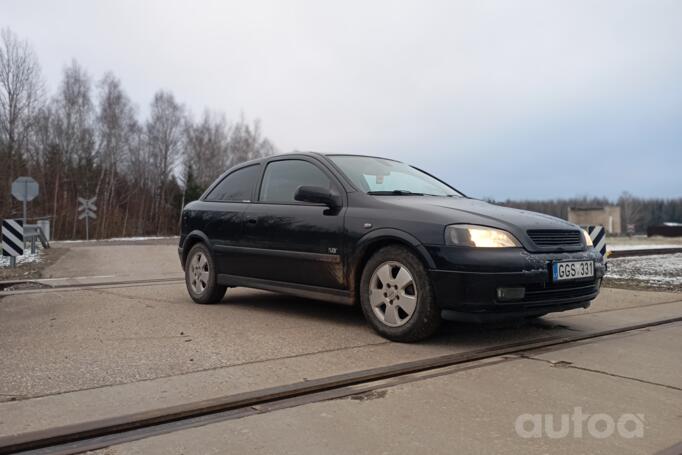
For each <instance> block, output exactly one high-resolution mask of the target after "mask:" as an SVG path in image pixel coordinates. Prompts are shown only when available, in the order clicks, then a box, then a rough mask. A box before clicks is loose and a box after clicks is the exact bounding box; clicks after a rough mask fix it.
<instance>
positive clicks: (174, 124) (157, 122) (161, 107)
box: [146, 90, 184, 232]
mask: <svg viewBox="0 0 682 455" xmlns="http://www.w3.org/2000/svg"><path fill="white" fill-rule="evenodd" d="M183 124H184V107H183V106H182V105H180V104H179V103H178V102H176V101H175V97H174V96H173V94H172V93H170V92H165V91H163V90H160V91H158V92H156V94H155V95H154V99H153V100H152V103H151V109H150V118H149V120H148V121H147V126H146V133H147V146H148V147H149V158H150V160H151V162H152V165H153V167H154V169H155V170H156V175H155V183H156V199H155V201H156V207H155V208H154V215H155V216H156V221H157V231H159V232H160V231H161V227H162V223H163V213H164V211H165V207H166V202H167V195H166V188H167V185H168V183H169V179H170V177H171V173H172V172H173V170H174V168H175V165H176V162H177V159H178V157H179V156H180V153H181V151H182V141H183Z"/></svg>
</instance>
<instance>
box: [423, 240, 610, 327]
mask: <svg viewBox="0 0 682 455" xmlns="http://www.w3.org/2000/svg"><path fill="white" fill-rule="evenodd" d="M427 250H429V252H430V253H431V257H432V258H433V259H434V262H435V263H436V267H437V268H436V269H434V270H430V271H429V276H430V278H431V283H432V285H433V287H434V292H435V295H436V301H437V303H438V305H439V306H440V307H441V309H442V314H443V317H444V318H446V319H458V320H462V319H464V320H473V321H486V320H502V319H509V318H513V317H527V316H539V315H542V314H546V313H551V312H556V311H565V310H570V309H574V308H587V307H588V306H589V304H590V301H591V300H593V299H594V298H595V297H597V295H598V294H599V287H600V285H601V279H602V278H603V276H604V273H605V267H604V261H603V258H602V257H601V255H600V254H599V253H598V252H596V251H595V250H594V249H590V250H587V251H580V252H569V253H529V252H528V251H526V250H524V249H521V248H505V249H492V248H491V249H481V248H463V247H443V246H432V247H427ZM583 260H593V261H594V265H595V267H594V269H595V276H594V278H589V279H584V280H575V281H565V282H560V283H554V282H553V281H552V276H551V264H552V262H554V261H583ZM520 287H522V288H524V291H525V294H524V296H523V298H520V299H517V300H505V301H502V300H500V299H499V298H498V288H520Z"/></svg>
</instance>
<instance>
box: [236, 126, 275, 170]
mask: <svg viewBox="0 0 682 455" xmlns="http://www.w3.org/2000/svg"><path fill="white" fill-rule="evenodd" d="M274 153H275V147H274V146H273V145H272V143H271V142H270V141H269V140H268V139H267V138H265V137H263V135H262V132H261V126H260V120H255V121H254V122H253V126H250V125H249V124H248V123H247V122H246V120H245V119H244V116H243V115H242V118H241V119H240V120H239V122H237V123H236V124H235V125H234V127H233V128H232V134H230V144H229V150H228V155H229V160H228V167H230V166H234V165H235V164H239V163H241V162H244V161H248V160H253V159H256V158H261V157H264V156H270V155H272V154H274Z"/></svg>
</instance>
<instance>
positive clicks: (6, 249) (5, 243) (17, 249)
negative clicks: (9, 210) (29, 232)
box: [2, 220, 24, 267]
mask: <svg viewBox="0 0 682 455" xmlns="http://www.w3.org/2000/svg"><path fill="white" fill-rule="evenodd" d="M22 254H24V222H23V221H22V220H2V255H3V256H9V257H10V264H11V266H12V267H15V266H16V257H17V256H21V255H22Z"/></svg>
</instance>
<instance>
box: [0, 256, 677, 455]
mask: <svg viewBox="0 0 682 455" xmlns="http://www.w3.org/2000/svg"><path fill="white" fill-rule="evenodd" d="M45 274H46V276H51V277H53V278H58V277H59V278H67V280H65V281H63V282H68V283H87V282H91V283H92V282H101V281H107V280H109V281H116V280H121V279H122V278H124V279H156V278H181V274H180V270H179V264H178V260H177V253H176V250H175V246H174V245H172V244H169V243H166V244H153V245H107V244H94V245H79V246H78V247H69V248H68V251H67V252H66V253H65V254H64V255H62V256H61V258H60V260H59V261H58V262H57V263H55V264H53V265H52V266H50V268H49V269H47V270H46V271H45ZM74 277H76V278H75V279H74ZM60 282H62V281H60ZM677 316H682V295H680V294H668V293H658V292H646V291H631V290H617V289H604V291H603V293H602V295H601V296H600V298H599V299H598V300H597V301H596V302H595V303H594V304H593V307H592V308H591V309H590V310H587V311H584V310H576V311H571V312H567V313H562V314H557V315H553V316H548V317H545V318H543V319H542V320H540V321H535V322H533V323H529V324H524V325H513V324H512V325H510V324H507V325H495V326H480V325H469V324H453V323H448V324H445V325H444V327H443V328H442V330H441V331H440V332H439V333H438V335H437V336H436V337H434V338H433V339H431V340H428V341H427V342H423V343H419V344H410V345H407V344H397V343H390V342H387V341H386V340H384V339H382V338H380V337H379V336H377V335H375V334H374V333H373V332H372V331H371V330H370V329H369V328H368V327H367V326H366V324H365V323H364V321H363V318H362V315H361V313H360V311H359V310H357V309H355V308H348V307H344V306H339V305H333V304H327V303H322V302H316V301H310V300H304V299H297V298H290V297H285V296H279V295H275V294H272V293H267V292H261V291H253V290H247V289H241V288H239V289H233V290H230V291H229V292H228V295H227V297H226V298H225V299H224V301H223V302H222V303H221V304H218V305H212V306H200V305H196V304H193V303H192V302H191V300H190V299H189V298H188V297H187V295H186V291H185V289H184V285H183V284H182V283H180V282H178V283H154V284H141V285H125V286H115V285H109V286H101V287H97V288H87V289H78V290H72V289H63V290H52V291H49V292H45V291H42V290H37V291H32V292H24V293H18V294H16V295H10V296H5V297H4V298H2V299H0V359H2V367H1V368H0V436H3V435H10V434H17V433H22V432H26V431H31V430H38V429H44V428H49V427H52V426H56V425H64V424H68V423H77V422H84V421H88V420H91V419H95V418H103V417H111V416H116V415H121V414H123V413H129V412H135V411H142V410H147V409H152V408H158V407H161V406H168V405H172V404H179V403H184V402H188V401H190V400H199V399H207V398H212V397H216V396H221V395H226V394H233V393H239V392H243V391H249V390H256V389H260V388H263V387H269V386H274V385H282V384H289V383H292V382H296V381H301V380H304V379H313V378H320V377H325V376H330V375H333V374H338V373H343V372H348V371H355V370H361V369H366V368H371V367H376V366H382V365H389V364H392V363H397V362H405V361H409V360H416V359H422V358H427V357H431V356H435V355H441V354H448V353H454V352H464V351H467V350H473V349H479V348H481V347H486V346H494V345H498V344H504V343H509V342H513V341H519V340H526V339H533V338H538V337H546V336H552V335H557V336H559V335H562V334H568V333H576V332H587V331H592V330H604V329H607V328H614V327H618V326H621V325H627V324H634V323H639V322H645V321H651V320H656V319H663V318H666V317H677ZM680 335H681V333H680V329H679V328H666V329H665V330H663V329H661V330H656V331H652V336H651V337H647V336H646V334H639V335H638V336H639V337H642V338H641V339H643V340H644V341H637V342H632V340H631V339H629V338H622V339H619V340H620V341H617V342H613V343H610V344H609V343H607V342H604V343H594V344H592V345H591V346H592V347H591V348H589V349H583V350H582V351H573V352H572V351H571V350H566V351H564V352H563V353H562V356H561V359H562V360H563V359H569V360H570V361H571V362H573V363H576V364H581V365H584V366H585V368H588V369H595V370H599V369H601V370H604V372H605V373H604V374H598V373H592V374H588V373H589V371H587V370H579V369H573V370H575V371H573V370H570V371H569V369H563V370H558V369H556V368H552V367H551V365H549V364H546V362H543V360H549V359H550V358H551V356H550V358H544V359H516V360H514V362H515V363H510V364H504V365H500V366H495V367H486V368H487V369H486V368H482V369H478V370H475V371H476V372H475V373H474V372H471V373H467V374H466V375H464V376H461V375H451V376H444V377H443V378H439V379H437V380H436V379H434V380H429V381H423V382H422V381H420V382H419V383H414V384H412V385H409V386H401V387H400V388H399V389H400V390H388V391H387V392H386V394H385V395H383V396H384V397H385V398H384V399H381V400H369V401H367V403H365V402H364V400H346V401H344V400H337V401H333V402H327V403H319V404H314V405H309V406H303V407H300V408H295V409H290V410H283V411H278V412H276V413H271V414H267V415H263V416H257V417H253V418H248V419H251V420H248V422H247V420H246V419H245V420H244V421H234V422H230V423H225V424H221V425H223V426H208V427H205V428H204V429H198V430H191V431H197V433H192V432H189V433H187V434H185V435H184V436H181V435H180V433H178V434H177V435H168V436H165V437H159V438H151V439H148V440H145V441H140V442H138V443H132V444H131V445H126V446H121V447H118V448H115V450H114V449H111V450H114V451H113V452H111V453H119V452H120V453H154V452H157V453H206V452H211V451H212V450H213V449H216V450H213V451H214V452H216V453H222V452H233V453H241V452H247V453H249V452H250V453H277V452H280V450H278V448H284V449H286V450H281V452H290V453H295V452H309V453H313V452H315V453H320V452H321V451H322V452H323V451H325V450H324V449H325V448H328V449H330V450H328V452H334V453H347V452H363V451H364V452H365V453H376V452H378V451H381V450H380V449H381V448H385V449H386V451H387V452H389V453H393V452H409V451H411V449H419V448H424V447H432V448H434V449H437V450H435V451H436V452H439V453H441V452H442V453H445V452H447V450H446V448H447V447H451V446H452V444H453V443H454V442H458V443H459V442H462V441H464V442H466V444H465V445H464V446H462V447H467V448H469V449H471V450H479V449H480V450H483V449H484V448H485V447H486V446H485V445H484V443H486V441H489V442H490V441H497V442H494V443H493V442H490V444H493V445H491V446H489V447H491V448H493V449H497V448H499V447H501V446H497V445H494V444H497V443H499V442H500V441H506V442H505V443H507V444H509V443H511V444H513V443H514V442H516V443H518V448H519V453H529V452H528V451H525V452H524V450H523V449H524V448H528V446H527V443H528V441H527V440H525V439H523V438H521V439H519V438H518V436H516V437H514V435H511V434H509V426H508V424H509V418H510V417H509V416H510V415H512V414H513V413H514V412H519V411H521V410H523V409H529V410H528V411H527V412H535V411H532V410H533V409H535V410H542V409H545V412H550V410H554V409H559V408H562V409H563V408H565V409H569V408H570V409H572V406H573V405H575V406H579V405H581V404H584V405H587V404H589V402H591V400H594V402H593V403H594V406H590V408H591V409H593V410H594V412H615V410H621V409H626V408H627V409H630V408H632V409H634V410H638V409H639V410H642V412H645V413H646V414H647V415H648V416H649V417H651V418H654V421H655V422H657V424H656V426H657V427H658V428H657V429H652V430H651V431H650V433H649V435H650V436H651V439H646V438H644V439H646V441H645V440H644V439H642V440H641V441H640V440H638V441H635V443H634V444H633V442H632V441H629V442H630V446H629V447H634V448H635V449H637V450H635V451H634V452H633V453H649V452H647V451H649V450H650V449H652V448H657V449H661V448H664V446H666V444H668V443H670V444H672V443H673V442H676V441H673V440H674V439H675V438H678V439H680V440H682V433H680V432H678V434H677V435H675V434H674V433H675V432H674V431H672V430H674V428H677V429H680V428H682V420H681V419H682V418H681V417H680V415H679V412H677V414H675V412H676V411H675V408H676V409H677V411H679V408H680V403H682V392H681V391H680V390H681V389H682V384H680V383H679V378H680V377H682V370H680V365H682V354H681V353H682V350H680V349H679V346H680V345H682V337H681V336H680ZM628 340H630V341H628ZM568 354H571V356H568ZM490 368H493V369H495V371H494V372H493V373H491V371H492V370H490ZM486 372H487V373H486ZM568 373H570V374H568ZM593 375H597V376H598V378H595V377H592V376H593ZM628 378H629V379H628ZM632 378H634V379H632ZM591 381H593V382H591ZM412 389H413V390H412ZM443 394H445V395H443ZM638 394H639V395H641V396H644V397H645V398H646V399H644V398H642V399H638V400H635V401H631V397H633V396H639V395H638ZM642 394H643V395H642ZM441 395H443V396H444V397H445V398H443V400H444V401H443V402H442V403H439V402H438V400H439V399H438V397H439V396H441ZM510 400H511V401H510ZM618 402H620V403H621V404H622V405H623V406H620V405H618V406H615V407H613V406H607V404H608V403H611V404H617V403H618ZM429 403H430V404H429ZM434 403H435V404H434ZM523 403H527V404H528V406H526V407H524V406H522V405H521V404H523ZM628 403H632V405H631V406H625V405H626V404H628ZM531 404H532V405H531ZM619 406H620V407H619ZM671 406H672V407H671ZM570 409H569V410H570ZM391 410H393V411H391ZM600 410H601V411H600ZM659 411H660V412H659ZM410 412H412V413H413V414H410ZM622 412H625V411H622ZM633 412H634V411H633ZM638 412H639V411H638ZM325 415H331V416H336V417H334V418H332V419H329V420H327V417H325ZM278 416H279V417H278ZM391 417H392V419H393V420H391ZM278 419H280V420H278ZM282 419H283V420H282ZM367 419H369V422H370V423H369V424H367V425H363V424H360V423H358V422H364V421H365V420H367ZM382 421H386V427H385V428H384V432H385V434H381V431H380V430H381V427H380V426H379V425H380V422H382ZM277 422H279V423H277ZM282 422H288V423H282ZM410 422H412V426H410ZM505 422H506V423H505ZM503 423H504V424H506V425H507V426H506V427H505V426H503ZM446 424H447V425H448V426H449V427H450V428H452V427H453V426H454V427H456V428H460V430H459V431H458V433H457V434H460V436H459V437H458V439H456V440H453V439H452V437H453V436H452V435H448V434H447V432H444V433H443V434H442V435H441V436H437V435H438V434H441V430H445V428H444V427H443V426H444V425H446ZM330 425H331V426H330ZM477 425H485V426H486V430H485V431H483V430H479V431H477V428H481V427H480V426H477ZM211 428H213V430H211ZM305 428H310V431H315V435H316V437H315V438H313V439H311V440H301V438H300V437H295V435H300V434H301V432H302V431H304V429H305ZM335 428H336V432H335ZM341 429H343V431H341ZM399 430H400V431H399ZM402 430H404V431H402ZM465 430H466V431H467V434H468V436H466V435H465ZM512 430H513V427H512ZM188 431H190V430H188ZM346 431H348V432H350V433H351V434H353V435H355V436H357V438H351V439H352V441H351V440H348V439H347V438H345V437H342V435H343V434H344V432H346ZM377 431H378V432H379V434H380V437H378V438H377V439H376V440H371V441H370V440H369V439H367V438H368V435H369V434H374V433H375V432H377ZM202 432H203V433H202ZM287 432H289V433H290V434H289V438H286V437H285V436H286V433H287ZM490 432H492V433H490ZM181 433H182V434H184V433H186V432H181ZM235 434H237V436H234V435H235ZM256 434H257V435H258V438H257V440H254V438H256V436H255V435H256ZM491 434H492V435H493V436H490V435H491ZM226 435H232V436H233V437H232V438H228V439H225V438H226ZM239 435H241V436H239ZM406 435H411V439H410V438H407V436H406ZM486 435H488V436H486ZM494 435H498V436H499V437H500V438H502V439H500V440H499V441H498V440H497V439H495V438H497V437H498V436H494ZM654 436H655V437H654ZM188 437H189V439H187V438H188ZM195 438H196V439H195ZM406 438H407V439H406ZM462 438H463V439H462ZM490 438H492V439H490ZM195 440H196V442H197V444H198V443H199V442H201V444H200V445H197V446H196V447H195V449H196V450H191V449H192V444H191V441H195ZM277 441H280V443H281V444H283V445H281V446H279V445H277V444H278V442H277ZM363 441H365V442H364V443H363ZM313 442H314V443H313ZM536 442H537V441H536ZM545 442H546V441H545ZM583 442H584V441H583ZM645 442H646V443H645ZM232 443H234V445H230V444H232ZM351 443H352V444H351ZM574 443H575V441H572V442H571V443H570V444H567V445H565V446H563V445H562V446H561V447H563V448H566V450H569V449H571V448H573V449H574V448H575V447H576V446H575V445H571V444H574ZM637 443H641V444H637ZM154 444H156V445H154ZM344 444H350V445H344ZM411 444H412V445H411ZM425 444H426V445H425ZM429 444H431V445H429ZM249 447H250V449H249ZM513 447H517V446H513ZM537 447H538V448H543V447H544V449H546V450H547V451H551V450H549V448H548V447H550V448H551V447H552V446H545V445H542V444H540V445H539V446H537ZM557 447H558V446H557ZM595 447H602V448H603V447H607V448H610V449H613V453H623V452H618V450H616V449H618V448H619V447H620V445H619V444H616V443H614V445H612V446H609V445H605V446H602V445H598V446H595ZM164 448H168V449H169V450H168V451H165V450H164ZM211 448H213V449H211ZM220 448H222V449H225V450H219V449H220ZM227 448H230V449H234V450H227ZM209 449H210V450H209ZM247 449H249V450H247ZM344 449H349V450H344ZM610 449H609V450H607V452H610V451H611V450H610ZM493 451H495V450H493Z"/></svg>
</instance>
